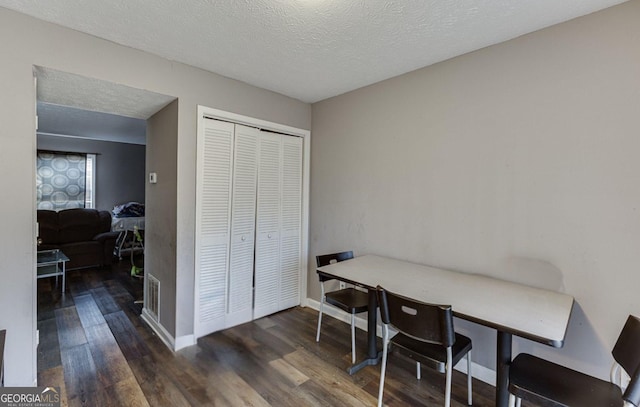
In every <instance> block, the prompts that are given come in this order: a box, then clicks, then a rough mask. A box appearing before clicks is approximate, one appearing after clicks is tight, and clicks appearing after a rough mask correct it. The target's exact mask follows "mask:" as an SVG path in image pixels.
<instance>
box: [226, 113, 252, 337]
mask: <svg viewBox="0 0 640 407" xmlns="http://www.w3.org/2000/svg"><path fill="white" fill-rule="evenodd" d="M259 136H260V130H258V129H256V128H253V127H246V126H241V125H236V130H235V145H234V154H233V156H234V158H233V194H232V204H231V254H230V257H229V295H228V308H227V320H226V326H227V327H231V326H235V325H238V324H242V323H244V322H248V321H251V319H252V318H253V260H254V256H253V254H254V253H253V250H254V242H255V229H256V227H255V221H256V188H257V170H258V138H259Z"/></svg>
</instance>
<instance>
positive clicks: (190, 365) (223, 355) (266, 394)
mask: <svg viewBox="0 0 640 407" xmlns="http://www.w3.org/2000/svg"><path fill="white" fill-rule="evenodd" d="M67 282H68V286H67V292H66V294H64V295H62V294H61V292H60V287H59V286H56V282H55V279H54V278H50V279H42V280H38V329H39V330H40V345H39V347H38V385H40V386H59V387H60V388H61V393H62V405H65V406H154V407H156V406H291V407H301V406H374V405H376V400H377V399H376V398H377V394H378V380H379V378H380V376H379V375H380V368H379V366H369V367H367V368H365V369H363V370H361V371H360V372H358V373H357V374H355V375H353V376H349V375H348V374H347V373H346V371H345V369H346V368H347V367H348V366H349V364H350V362H351V356H350V350H351V345H350V332H349V326H348V325H347V324H345V323H343V322H340V321H337V320H335V319H333V318H331V317H325V318H323V327H322V336H321V339H320V343H316V341H315V329H316V322H317V316H318V314H317V312H316V311H314V310H312V309H309V308H299V307H298V308H293V309H290V310H287V311H283V312H280V313H277V314H275V315H271V316H269V317H266V318H262V319H259V320H256V321H254V322H251V323H247V324H244V325H240V326H237V327H234V328H231V329H227V330H225V331H222V332H218V333H214V334H212V335H209V336H206V337H204V338H201V339H200V340H199V341H198V344H197V345H195V346H191V347H189V348H186V349H183V350H181V351H179V352H176V353H173V352H171V351H170V350H169V349H167V347H166V346H165V345H164V344H163V343H162V342H161V341H160V340H159V339H158V337H156V336H155V335H154V333H153V332H152V331H151V330H150V329H149V328H148V327H147V326H146V325H145V324H144V323H143V322H142V320H141V319H140V317H139V312H140V306H139V305H136V304H134V301H135V300H136V299H141V298H142V284H141V282H140V281H139V280H137V279H133V278H131V277H130V276H129V275H128V263H127V262H126V261H124V262H123V264H122V265H121V266H117V265H116V266H114V267H112V268H111V269H106V270H104V269H103V270H82V271H72V272H69V273H68V276H67ZM357 337H358V342H357V346H358V349H361V350H362V352H364V350H365V348H366V335H365V333H364V332H362V331H358V332H357ZM453 376H454V377H453V379H454V380H453V390H452V391H453V396H452V406H456V407H459V406H465V405H466V377H465V375H463V374H461V373H459V372H454V375H453ZM473 386H474V395H473V397H474V400H473V401H474V403H473V404H474V406H479V407H482V406H493V405H494V398H493V397H494V389H493V387H491V386H489V385H487V384H484V383H482V382H480V381H477V380H474V382H473ZM443 389H444V376H443V375H440V374H438V373H435V372H432V371H431V370H429V369H423V372H422V380H417V379H416V378H415V365H414V364H413V363H411V362H410V361H408V360H404V359H401V358H400V357H399V356H392V357H391V358H390V364H389V367H388V370H387V380H386V385H385V398H384V402H385V405H387V406H409V405H411V406H413V405H422V406H441V405H443V404H444V401H443V400H444V398H443V395H442V393H443ZM523 405H524V403H523Z"/></svg>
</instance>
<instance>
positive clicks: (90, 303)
mask: <svg viewBox="0 0 640 407" xmlns="http://www.w3.org/2000/svg"><path fill="white" fill-rule="evenodd" d="M74 301H75V303H76V311H77V312H78V316H79V317H80V322H82V326H83V327H84V328H85V329H86V328H88V327H91V326H94V325H100V324H104V323H105V322H106V321H105V320H104V316H102V312H100V309H99V308H98V305H97V304H96V302H95V300H94V299H93V296H92V295H90V294H85V295H80V296H77V297H75V298H74Z"/></svg>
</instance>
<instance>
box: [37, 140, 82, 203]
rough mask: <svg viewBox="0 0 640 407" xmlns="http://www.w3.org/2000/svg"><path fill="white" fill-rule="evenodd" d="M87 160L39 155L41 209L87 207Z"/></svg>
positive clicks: (47, 153)
mask: <svg viewBox="0 0 640 407" xmlns="http://www.w3.org/2000/svg"><path fill="white" fill-rule="evenodd" d="M86 157H87V155H86V154H82V153H62V152H52V151H38V160H37V162H38V169H37V172H36V188H37V202H38V209H52V210H56V211H58V210H61V209H69V208H84V207H85V182H86V176H85V175H86V171H87V164H86V162H87V159H86Z"/></svg>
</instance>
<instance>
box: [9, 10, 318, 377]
mask: <svg viewBox="0 0 640 407" xmlns="http://www.w3.org/2000/svg"><path fill="white" fill-rule="evenodd" d="M0 38H2V41H0V55H2V63H0V89H1V91H0V123H2V130H1V131H0V146H1V148H0V171H2V174H3V176H2V178H1V180H0V187H1V188H2V191H3V194H2V198H1V199H0V213H2V214H3V219H4V221H3V222H4V223H3V230H4V234H3V235H2V237H1V238H0V256H1V258H2V262H1V263H0V281H2V284H1V286H0V301H1V304H0V327H2V328H6V329H8V332H7V344H6V346H7V347H6V350H5V352H6V360H5V373H6V376H5V378H6V380H5V384H6V385H8V386H17V385H21V386H29V385H32V384H33V382H34V381H35V378H36V363H35V362H36V352H35V327H36V324H35V311H36V310H35V307H36V301H35V236H36V234H35V174H34V168H35V164H34V163H35V151H36V139H35V132H34V128H35V126H34V115H35V91H34V87H33V73H32V70H33V66H34V65H37V66H43V67H47V68H52V69H56V70H60V71H65V72H71V73H74V74H78V75H83V76H87V77H92V78H97V79H101V80H106V81H110V82H114V83H119V84H123V85H127V86H131V87H135V88H139V89H146V90H150V91H153V92H156V93H161V94H164V95H170V96H174V97H177V98H178V100H179V106H178V141H177V146H178V148H177V152H176V159H177V181H176V182H177V193H176V200H177V203H176V207H177V209H176V213H175V217H176V219H166V221H167V222H175V225H176V236H177V238H176V241H175V242H171V243H172V246H171V249H172V250H174V251H175V258H176V270H175V272H173V270H168V269H167V270H163V272H165V271H166V272H167V273H168V274H171V273H172V272H173V273H174V274H175V275H176V281H175V284H176V289H175V291H176V311H175V312H176V316H177V317H176V322H175V323H176V326H175V332H171V334H174V336H176V337H181V336H185V335H189V334H191V333H192V332H193V292H194V287H193V273H194V269H193V268H194V257H193V256H194V248H193V245H194V243H193V242H194V222H195V214H194V213H195V210H194V208H195V178H196V177H195V168H196V167H195V157H196V154H195V146H196V106H197V105H198V104H200V105H204V106H210V107H213V108H217V109H221V110H226V111H231V112H235V113H239V114H243V115H246V116H251V117H256V118H259V119H264V120H269V121H273V122H277V123H283V124H286V125H289V126H293V127H298V128H303V129H309V128H310V121H311V108H310V106H309V105H308V104H305V103H302V102H300V101H297V100H293V99H291V98H287V97H284V96H282V95H278V94H275V93H273V92H269V91H266V90H262V89H258V88H255V87H252V86H249V85H247V84H244V83H241V82H238V81H234V80H230V79H228V78H224V77H221V76H219V75H215V74H212V73H209V72H205V71H202V70H199V69H196V68H193V67H189V66H186V65H182V64H179V63H176V62H172V61H169V60H166V59H163V58H160V57H156V56H153V55H150V54H147V53H144V52H140V51H137V50H134V49H130V48H125V47H122V46H118V45H116V44H114V43H112V42H109V41H103V40H100V39H98V38H95V37H92V36H89V35H85V34H81V33H78V32H76V31H72V30H69V29H65V28H62V27H59V26H55V25H52V24H49V23H45V22H42V21H38V20H35V19H33V18H30V17H27V16H24V15H21V14H18V13H15V12H12V11H8V10H6V9H2V8H0ZM265 74H268V72H266V73H265ZM154 216H160V217H162V216H163V214H162V213H160V214H154ZM148 243H149V244H150V245H152V244H153V243H152V242H151V241H149V242H148ZM147 247H148V250H150V251H153V250H158V249H159V248H155V249H154V248H151V247H149V246H147ZM164 267H167V266H164Z"/></svg>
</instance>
